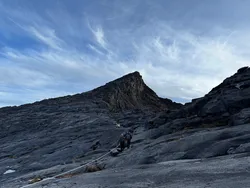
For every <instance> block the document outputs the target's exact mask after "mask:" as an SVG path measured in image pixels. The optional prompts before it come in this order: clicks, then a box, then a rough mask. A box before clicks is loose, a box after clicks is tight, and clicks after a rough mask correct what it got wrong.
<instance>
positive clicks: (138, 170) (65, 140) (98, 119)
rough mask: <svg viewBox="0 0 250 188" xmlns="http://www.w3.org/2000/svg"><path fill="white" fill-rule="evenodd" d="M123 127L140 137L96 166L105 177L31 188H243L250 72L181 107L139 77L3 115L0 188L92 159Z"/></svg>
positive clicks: (248, 167)
mask: <svg viewBox="0 0 250 188" xmlns="http://www.w3.org/2000/svg"><path fill="white" fill-rule="evenodd" d="M127 127H134V128H136V131H135V134H134V137H133V140H132V148H130V149H128V150H125V151H124V152H123V153H122V154H120V155H118V156H117V157H111V156H109V155H107V156H106V157H105V158H103V159H102V160H100V161H98V163H100V164H105V165H106V168H105V169H104V170H102V171H98V172H93V173H86V171H84V170H85V169H84V168H82V169H79V170H77V171H76V172H74V173H71V174H69V175H68V176H64V177H63V178H56V179H51V180H47V181H41V182H38V183H35V184H30V186H29V187H44V188H45V187H59V188H60V187H62V188H63V187H73V188H78V187H79V188H80V187H86V188H87V187H88V188H92V187H93V188H94V187H95V188H97V187H100V188H104V187H138V188H139V187H192V188H193V187H202V188H205V187H207V188H208V187H220V188H221V187H249V183H250V179H249V178H248V177H250V163H249V162H250V68H248V67H243V68H241V69H240V70H238V71H237V73H236V74H235V75H233V76H231V77H229V78H227V79H226V80H225V81H224V82H223V83H222V84H220V85H219V86H217V87H216V88H214V89H213V90H212V91H211V92H209V93H208V94H207V95H205V96H204V97H202V98H199V99H194V100H193V101H192V102H191V103H188V104H185V105H181V104H178V103H174V102H172V101H171V100H169V99H162V98H160V97H158V96H157V95H156V94H155V93H154V91H152V90H151V89H150V88H149V87H148V86H146V85H145V83H144V82H143V80H142V78H141V76H140V74H139V73H138V72H135V73H131V74H129V75H126V76H124V77H122V78H119V79H117V80H115V81H113V82H110V83H107V84H106V85H104V86H102V87H99V88H97V89H95V90H92V91H89V92H85V93H81V94H77V95H73V96H66V97H61V98H55V99H48V100H44V101H40V102H36V103H33V104H27V105H23V106H19V107H5V108H1V109H0V128H1V132H0V143H1V144H0V149H1V152H0V167H1V168H0V187H4V188H5V187H6V188H8V187H10V188H19V187H22V186H25V185H28V183H29V180H34V179H36V178H40V179H45V178H47V177H52V176H55V175H57V174H60V173H62V172H65V171H67V170H70V169H73V168H76V167H79V166H80V165H82V164H85V163H86V162H88V161H91V160H93V159H96V158H98V157H100V156H102V155H103V154H105V153H107V152H108V151H109V150H110V149H111V148H113V147H115V146H116V144H117V139H118V137H119V135H120V134H121V133H122V132H123V131H124V130H125V129H126V128H127ZM97 140H100V142H101V146H100V147H99V148H97V149H96V150H92V149H90V147H91V146H92V144H93V143H94V142H96V141H97ZM8 170H12V173H6V172H7V171H8ZM9 172H10V171H9Z"/></svg>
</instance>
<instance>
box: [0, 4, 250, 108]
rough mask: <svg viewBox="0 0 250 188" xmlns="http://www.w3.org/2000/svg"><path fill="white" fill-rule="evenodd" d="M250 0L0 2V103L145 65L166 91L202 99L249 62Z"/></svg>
mask: <svg viewBox="0 0 250 188" xmlns="http://www.w3.org/2000/svg"><path fill="white" fill-rule="evenodd" d="M249 7H250V1H249V0H174V1H170V0H42V1H41V0H11V1H10V0H0V106H9V105H20V104H24V103H30V102H34V101H37V100H42V99H45V98H51V97H57V96H63V95H69V94H75V93H81V92H84V91H87V90H91V89H93V88H95V87H97V86H100V85H103V84H105V83H106V82H108V81H111V80H113V79H115V78H118V77H120V76H122V75H124V74H127V73H130V72H133V71H136V70H137V71H139V72H140V73H141V75H142V76H143V79H144V81H145V82H146V84H147V85H149V86H150V87H151V88H152V89H153V90H155V91H156V93H157V94H158V95H159V96H161V97H167V98H170V99H172V100H174V101H177V102H186V101H190V100H191V99H192V98H197V97H201V96H203V95H204V94H206V93H207V92H209V91H210V90H211V89H212V88H213V87H214V86H216V85H218V84H219V83H220V82H222V81H223V80H224V79H225V78H226V77H228V76H230V75H232V74H234V73H235V72H236V71H237V69H238V68H240V67H242V66H246V65H250V51H249V49H250V42H249V41H250V22H249V18H250V11H249Z"/></svg>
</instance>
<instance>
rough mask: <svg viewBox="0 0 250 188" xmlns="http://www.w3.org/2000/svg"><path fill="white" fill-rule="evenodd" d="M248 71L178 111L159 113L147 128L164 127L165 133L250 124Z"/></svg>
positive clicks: (240, 70) (249, 75)
mask: <svg viewBox="0 0 250 188" xmlns="http://www.w3.org/2000/svg"><path fill="white" fill-rule="evenodd" d="M249 112H250V68H249V67H243V68H241V69H239V70H238V71H237V73H235V74H234V75H233V76H231V77H229V78H227V79H225V80H224V81H223V82H222V83H221V84H220V85H218V86H217V87H215V88H214V89H212V90H211V91H210V92H209V93H208V94H206V95H205V96H204V97H201V98H198V99H193V100H192V102H191V103H187V104H185V105H184V106H183V107H182V108H181V109H180V110H178V111H176V112H172V113H170V114H166V113H162V114H161V115H160V116H159V117H156V118H154V119H152V120H151V121H149V123H148V124H147V126H148V128H155V127H159V126H161V125H164V124H165V125H166V127H167V128H168V129H170V130H169V131H170V132H172V131H178V130H182V129H185V128H197V127H211V126H212V127H219V126H227V125H231V126H232V125H239V124H244V123H250V113H249Z"/></svg>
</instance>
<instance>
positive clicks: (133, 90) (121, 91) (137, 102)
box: [88, 71, 179, 110]
mask: <svg viewBox="0 0 250 188" xmlns="http://www.w3.org/2000/svg"><path fill="white" fill-rule="evenodd" d="M88 94H90V95H91V96H92V97H94V98H97V99H101V100H102V101H104V102H105V104H107V105H108V106H109V108H110V109H112V110H124V109H142V108H152V109H165V108H168V107H167V106H166V105H165V103H163V102H162V99H161V98H160V97H158V96H157V94H156V93H155V92H154V91H153V90H152V89H151V88H149V87H148V86H147V85H146V84H145V83H144V81H143V79H142V76H141V75H140V73H139V72H138V71H135V72H132V73H129V74H127V75H125V76H122V77H121V78H118V79H116V80H114V81H111V82H109V83H107V84H105V85H104V86H101V87H99V88H96V89H94V90H92V91H90V92H88ZM169 105H170V104H169ZM171 107H175V104H174V103H173V105H172V106H171ZM176 107H177V105H176ZM178 107H179V106H178Z"/></svg>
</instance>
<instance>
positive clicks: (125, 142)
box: [118, 129, 134, 152]
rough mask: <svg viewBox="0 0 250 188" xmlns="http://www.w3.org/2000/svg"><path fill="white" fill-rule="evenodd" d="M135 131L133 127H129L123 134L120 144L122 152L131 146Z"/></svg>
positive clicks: (119, 147)
mask: <svg viewBox="0 0 250 188" xmlns="http://www.w3.org/2000/svg"><path fill="white" fill-rule="evenodd" d="M133 132H134V131H133V129H129V130H128V131H126V132H124V133H122V134H121V136H120V138H119V146H118V149H119V151H120V152H122V151H123V150H124V149H125V148H126V147H127V148H130V144H131V139H132V136H133Z"/></svg>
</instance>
